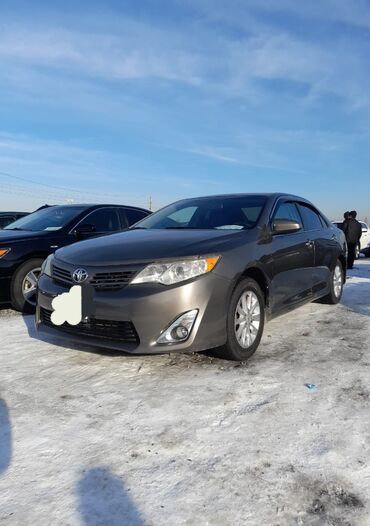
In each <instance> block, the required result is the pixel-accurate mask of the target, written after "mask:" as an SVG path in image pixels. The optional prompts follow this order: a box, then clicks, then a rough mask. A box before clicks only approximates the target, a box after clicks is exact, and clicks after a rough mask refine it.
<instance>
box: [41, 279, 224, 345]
mask: <svg viewBox="0 0 370 526" xmlns="http://www.w3.org/2000/svg"><path fill="white" fill-rule="evenodd" d="M69 288H70V287H69V286H67V285H66V286H64V285H62V284H60V283H58V282H56V281H54V280H53V279H52V278H50V277H48V276H46V275H42V276H41V277H40V279H39V283H38V306H37V309H36V328H37V330H38V331H39V332H40V333H44V334H49V335H52V336H53V337H56V336H57V337H58V338H62V339H64V340H69V341H76V342H81V343H85V344H88V345H94V346H98V347H104V348H109V349H114V350H119V351H125V352H129V353H135V354H152V353H164V352H173V351H202V350H205V349H210V348H214V347H218V346H220V345H223V344H224V343H225V342H226V316H227V307H228V303H229V301H228V299H229V294H230V292H231V282H230V281H229V280H227V279H225V278H223V277H221V276H219V275H217V274H216V273H214V272H211V273H209V274H207V275H205V276H201V277H199V278H197V279H195V280H193V281H191V282H186V283H183V284H180V285H177V286H172V287H166V286H163V285H158V284H137V285H128V286H126V287H125V288H123V289H120V290H114V291H97V290H93V292H92V302H91V304H90V308H89V315H88V318H89V319H91V320H92V321H93V322H94V323H95V322H100V321H102V320H105V321H107V320H109V323H111V322H112V323H113V324H114V322H120V323H123V322H130V323H131V324H132V325H133V327H134V330H135V332H136V334H137V340H136V341H135V342H133V341H132V338H131V340H130V341H126V340H122V339H120V338H119V337H115V336H114V335H113V337H112V334H109V331H108V333H107V336H108V337H103V336H102V334H99V337H96V335H91V334H90V335H89V334H87V333H88V332H89V331H79V330H78V327H79V326H77V327H76V331H74V330H70V328H69V330H68V331H67V330H65V329H63V328H61V327H57V326H55V325H52V324H50V323H45V321H43V320H45V317H44V314H45V312H44V311H48V312H51V311H52V310H53V309H52V307H51V302H52V300H53V298H54V297H55V296H57V295H59V294H62V293H64V292H67V291H68V290H69ZM90 290H91V289H90ZM90 294H91V292H90ZM83 295H84V286H83V285H82V296H83ZM43 309H44V311H43ZM193 309H197V310H198V316H197V318H196V321H195V324H194V326H193V329H192V331H191V333H190V336H189V338H188V339H187V340H186V341H185V342H180V343H173V344H169V345H159V344H156V340H157V338H158V337H159V335H160V333H161V332H162V331H163V330H164V329H165V328H167V327H168V325H169V324H170V323H171V322H172V321H173V320H174V319H175V318H177V317H178V316H179V315H180V314H183V313H184V312H187V311H189V310H193ZM83 317H84V312H83ZM82 323H83V322H82ZM82 332H85V333H84V334H82Z"/></svg>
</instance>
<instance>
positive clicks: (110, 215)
mask: <svg viewBox="0 0 370 526" xmlns="http://www.w3.org/2000/svg"><path fill="white" fill-rule="evenodd" d="M75 230H76V231H77V232H78V236H79V238H81V239H89V238H91V237H99V236H105V235H107V234H114V233H115V232H120V231H121V230H122V228H121V221H120V217H119V213H118V209H117V208H116V207H102V208H98V209H96V210H93V211H92V212H90V213H89V214H87V216H86V217H84V218H83V219H82V220H81V221H80V222H79V223H78V224H77V225H76V227H75Z"/></svg>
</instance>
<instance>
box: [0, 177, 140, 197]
mask: <svg viewBox="0 0 370 526" xmlns="http://www.w3.org/2000/svg"><path fill="white" fill-rule="evenodd" d="M0 175H3V176H5V177H9V178H11V179H16V180H19V181H24V182H26V183H28V184H30V185H37V186H43V187H45V188H51V189H53V190H61V191H63V192H68V194H69V196H71V194H73V193H77V194H82V195H84V197H86V195H91V196H97V197H114V198H115V199H117V196H119V195H122V196H123V195H124V193H122V192H116V193H112V194H110V193H107V192H104V193H103V192H93V191H88V192H87V191H86V190H78V189H77V188H70V187H65V186H56V185H51V184H48V183H41V182H38V181H34V180H29V179H26V178H25V177H21V176H19V175H13V174H10V173H8V172H3V171H0ZM138 200H140V201H141V200H142V201H143V202H144V201H145V200H146V198H145V197H142V198H141V197H138Z"/></svg>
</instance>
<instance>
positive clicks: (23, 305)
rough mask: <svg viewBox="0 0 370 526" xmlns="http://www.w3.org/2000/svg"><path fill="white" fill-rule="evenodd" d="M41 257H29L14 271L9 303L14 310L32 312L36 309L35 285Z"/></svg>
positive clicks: (41, 260) (41, 261)
mask: <svg viewBox="0 0 370 526" xmlns="http://www.w3.org/2000/svg"><path fill="white" fill-rule="evenodd" d="M43 261H44V260H43V259H39V258H34V259H29V260H28V261H26V262H25V263H23V265H21V266H20V267H19V268H18V269H17V271H16V272H15V274H14V276H13V279H12V282H11V285H10V294H11V303H12V306H13V308H14V309H15V310H18V311H20V312H26V313H30V314H32V313H33V312H35V309H36V287H37V280H38V277H39V275H40V271H41V265H42V263H43Z"/></svg>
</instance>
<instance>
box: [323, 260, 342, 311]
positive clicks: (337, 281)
mask: <svg viewBox="0 0 370 526" xmlns="http://www.w3.org/2000/svg"><path fill="white" fill-rule="evenodd" d="M343 285H344V272H343V266H342V263H341V262H340V261H339V259H338V260H337V262H336V264H335V267H334V269H333V270H332V271H331V274H330V292H329V294H328V295H327V296H325V297H324V298H322V302H323V303H328V304H329V305H336V304H337V303H339V302H340V299H341V297H342V293H343Z"/></svg>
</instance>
